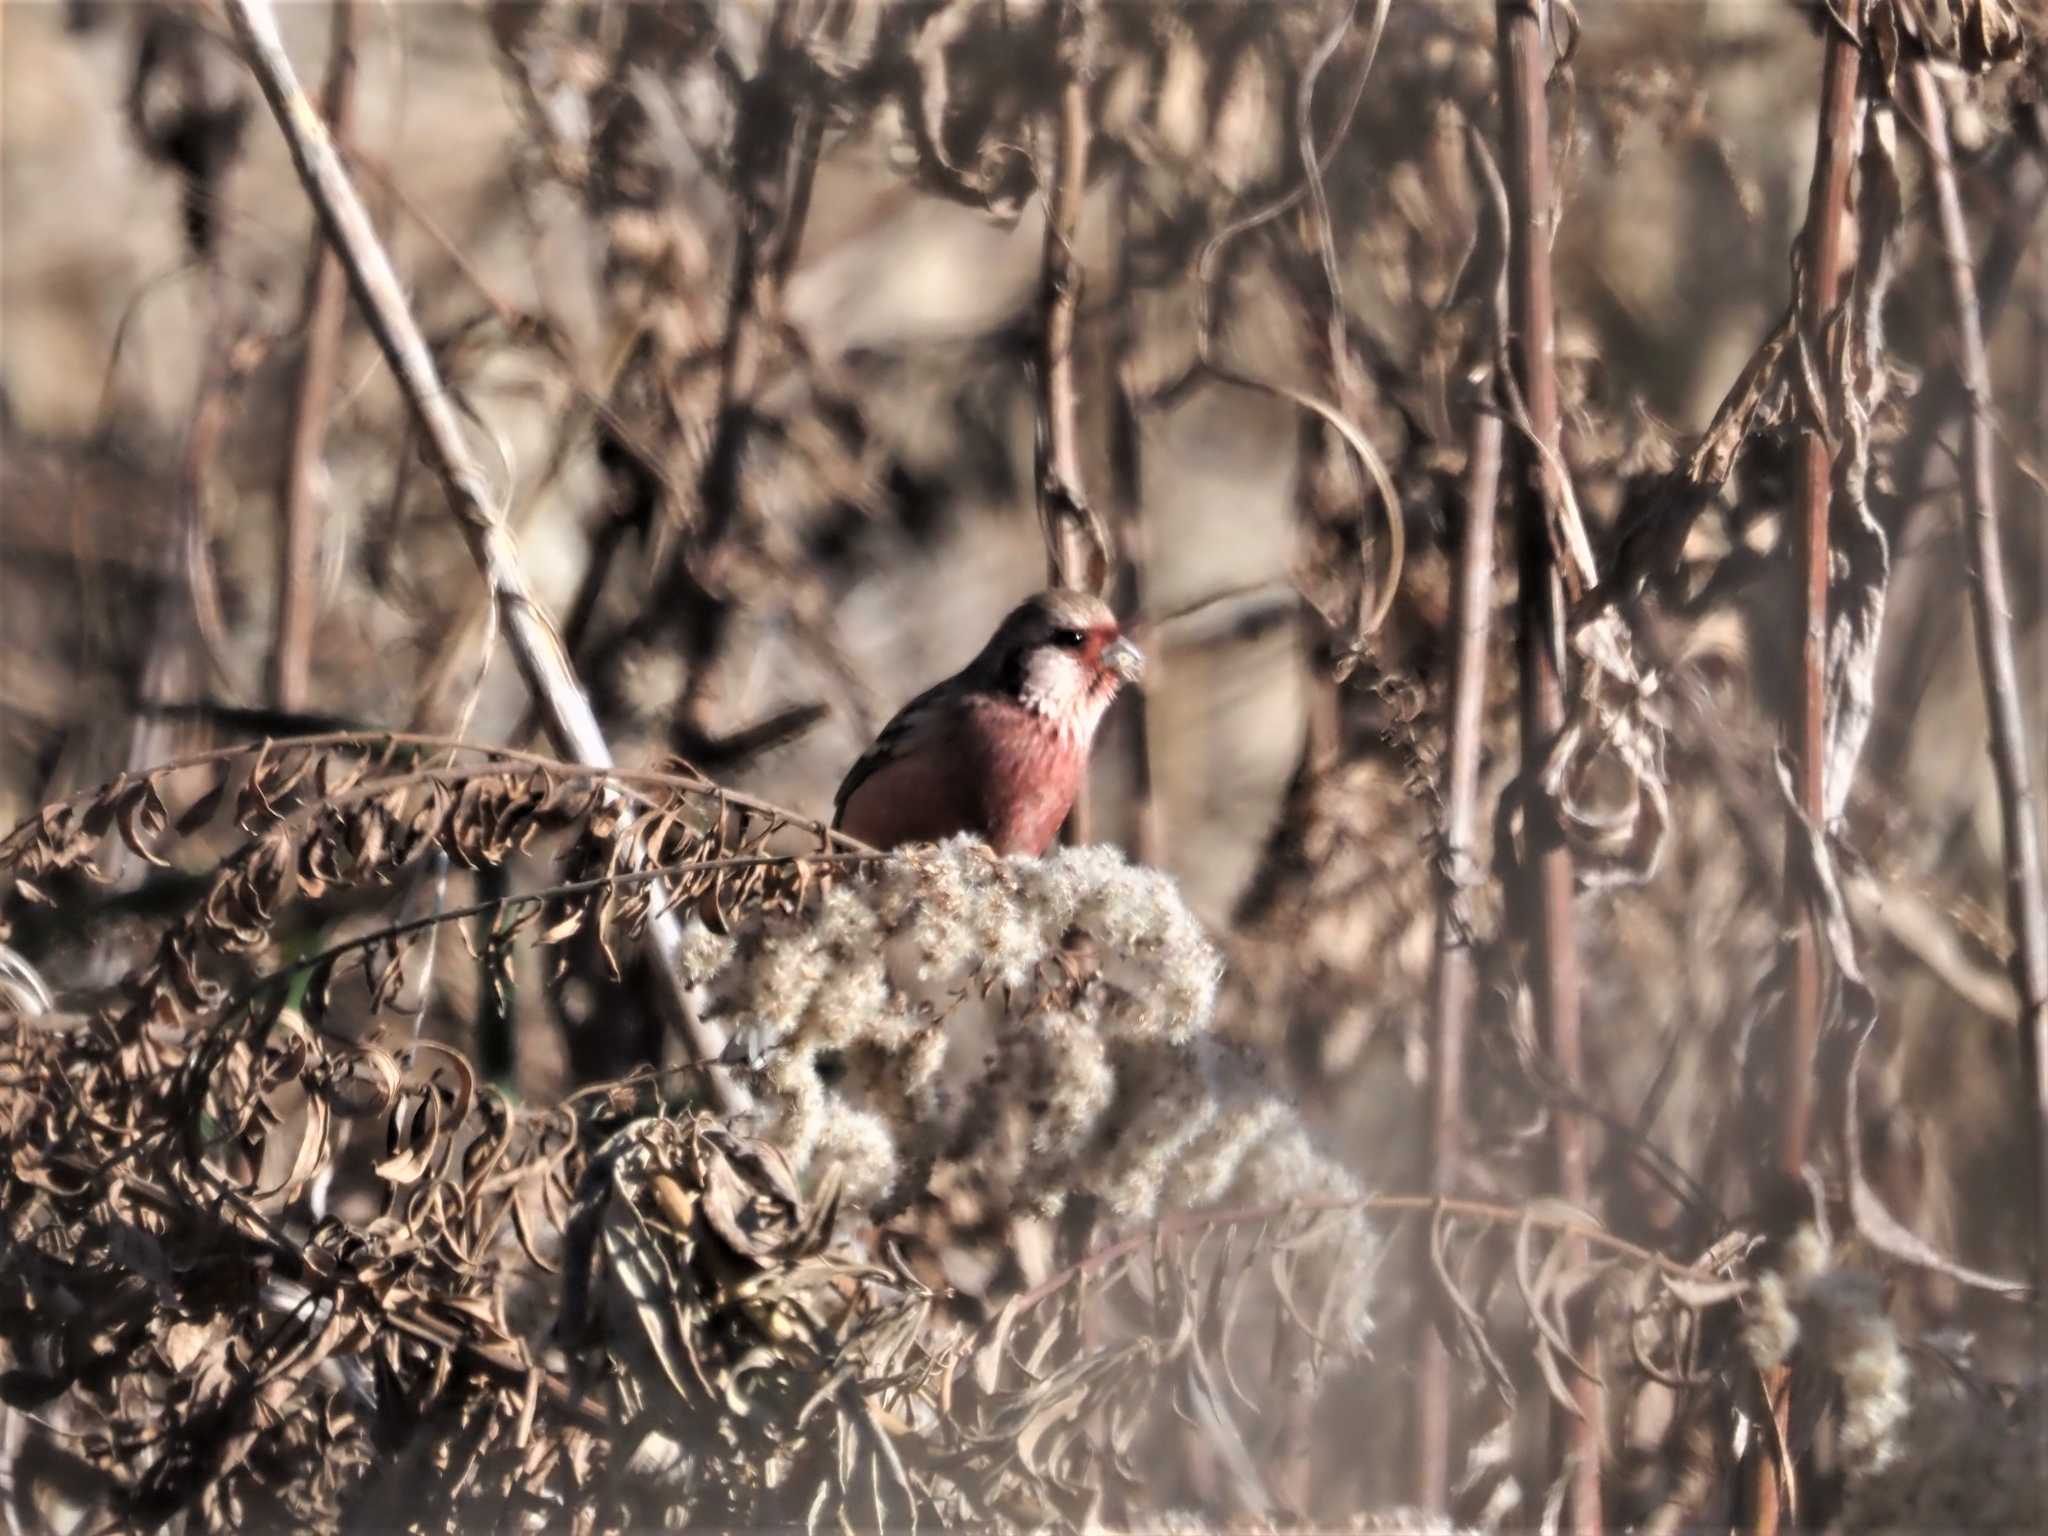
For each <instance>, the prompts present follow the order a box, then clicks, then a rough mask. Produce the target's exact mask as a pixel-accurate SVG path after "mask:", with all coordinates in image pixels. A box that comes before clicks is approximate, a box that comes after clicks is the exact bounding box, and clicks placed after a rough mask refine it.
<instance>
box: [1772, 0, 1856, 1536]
mask: <svg viewBox="0 0 2048 1536" xmlns="http://www.w3.org/2000/svg"><path fill="white" fill-rule="evenodd" d="M1825 47H1826V56H1825V62H1824V63H1823V65H1822V71H1821V104H1820V125H1819V128H1818V144H1817V147H1816V149H1815V152H1814V159H1813V184H1812V187H1811V189H1810V190H1809V192H1808V194H1807V204H1806V231H1805V234H1804V235H1803V236H1802V241H1801V252H1802V255H1803V257H1804V280H1803V284H1802V291H1801V292H1800V294H1799V305H1800V309H1799V316H1798V321H1799V327H1800V332H1801V334H1802V335H1803V336H1804V338H1805V341H1806V345H1807V347H1808V348H1809V350H1810V351H1811V354H1812V355H1813V356H1814V357H1815V358H1819V357H1820V356H1822V355H1823V354H1822V350H1821V348H1822V329H1823V326H1824V325H1825V323H1826V320H1827V317H1828V314H1829V312H1830V311H1832V310H1833V309H1834V307H1835V304H1836V301H1837V299H1838V298H1839V296H1840V293H1841V276H1842V249H1843V244H1844V241H1845V239H1846V234H1845V228H1844V226H1845V224H1846V222H1847V218H1848V211H1849V173H1850V171H1851V169H1852V168H1853V166H1854V160H1855V147H1854V145H1853V144H1852V143H1851V142H1850V141H1851V138H1852V136H1853V134H1854V131H1855V113H1856V76H1857V70H1858V67H1859V63H1860V55H1859V53H1858V50H1857V45H1856V40H1855V39H1854V38H1853V37H1851V36H1849V35H1848V34H1847V33H1844V32H1842V31H1841V30H1839V29H1838V28H1836V27H1834V26H1832V25H1830V26H1829V27H1828V30H1827V41H1826V44H1825ZM1833 469H1834V466H1833V459H1832V455H1831V453H1830V450H1829V445H1828V437H1827V432H1826V424H1825V423H1824V422H1815V421H1809V422H1808V423H1806V427H1805V432H1804V434H1803V436H1802V439H1801V442H1800V456H1799V488H1798V503H1797V509H1798V516H1797V520H1796V522H1795V524H1794V526H1793V528H1792V541H1793V551H1794V568H1795V571H1796V573H1797V575H1796V586H1795V591H1796V594H1797V596H1796V601H1797V602H1798V604H1799V629H1798V631H1797V634H1798V642H1799V671H1798V674H1797V675H1798V680H1799V691H1798V703H1797V705H1796V707H1795V711H1794V713H1793V715H1792V718H1791V719H1790V720H1789V721H1788V722H1787V730H1786V732H1785V735H1786V737H1787V745H1788V747H1789V748H1790V751H1791V756H1792V764H1793V768H1792V775H1793V789H1794V792H1795V794H1796V795H1797V797H1798V805H1797V814H1795V815H1792V816H1790V817H1788V821H1787V826H1786V833H1785V835H1786V840H1787V850H1788V852H1787V858H1786V861H1785V862H1786V867H1787V869H1788V871H1789V870H1791V869H1794V868H1797V867H1798V864H1797V861H1796V859H1795V858H1794V857H1793V856H1792V854H1791V849H1793V848H1794V847H1796V846H1797V845H1798V844H1799V842H1800V841H1801V840H1802V839H1803V838H1804V837H1805V835H1806V834H1805V830H1804V828H1803V827H1802V826H1801V825H1800V820H1801V818H1805V819H1806V820H1808V821H1810V822H1811V823H1813V824H1814V825H1819V824H1820V822H1821V821H1822V819H1823V818H1824V816H1825V814H1826V812H1825V802H1824V800H1823V784H1822V778H1821V772H1822V763H1823V760H1824V745H1825V739H1826V729H1827V691H1826V681H1827V613H1828V502H1829V493H1830V491H1831V489H1832V485H1833V478H1834V475H1833ZM1784 902H1785V920H1786V924H1787V926H1788V927H1790V928H1791V929H1792V930H1793V934H1794V937H1793V941H1792V942H1793V954H1792V984H1791V987H1790V989H1789V991H1788V992H1787V994H1786V999H1785V1012H1784V1017H1783V1019H1782V1020H1781V1022H1780V1026H1779V1053H1778V1072H1777V1090H1778V1094H1779V1101H1778V1129H1777V1145H1776V1149H1775V1152H1776V1155H1775V1167H1776V1170H1777V1172H1778V1173H1779V1174H1780V1175H1781V1176H1782V1177H1784V1178H1786V1179H1792V1180H1796V1179H1798V1178H1799V1177H1800V1173H1801V1170H1802V1169H1803V1168H1804V1167H1805V1166H1806V1154H1807V1148H1808V1146H1809V1145H1810V1143H1811V1140H1812V1135H1813V1053H1814V1047H1815V1045H1816V1044H1817V1043H1818V1041H1819V1039H1820V1021H1821V985H1822V976H1821V952H1820V936H1819V934H1818V933H1816V932H1815V930H1814V927H1813V923H1812V920H1811V917H1810V915H1809V914H1808V911H1807V893H1806V892H1805V891H1803V890H1801V889H1799V888H1798V886H1797V884H1796V883H1795V881H1794V880H1793V879H1792V878H1790V877H1789V876H1788V878H1787V880H1786V882H1785V891H1784ZM1763 1387H1764V1391H1765V1394H1766V1396H1767V1397H1768V1399H1769V1411H1770V1413H1771V1416H1772V1418H1773V1419H1774V1420H1775V1421H1776V1433H1775V1436H1773V1437H1763V1438H1767V1439H1768V1438H1774V1439H1775V1440H1776V1441H1777V1442H1778V1443H1780V1444H1782V1443H1784V1440H1785V1436H1786V1430H1787V1427H1788V1424H1789V1421H1790V1415H1791V1393H1790V1390H1789V1389H1790V1383H1789V1381H1788V1380H1787V1379H1786V1377H1785V1373H1784V1372H1783V1371H1782V1370H1780V1371H1773V1372H1770V1373H1768V1374H1767V1376H1766V1378H1765V1380H1764V1383H1763ZM1749 1496H1750V1508H1749V1519H1750V1527H1751V1529H1752V1530H1754V1531H1757V1532H1758V1533H1760V1536H1773V1533H1775V1532H1776V1531H1777V1529H1778V1527H1779V1524H1780V1521H1781V1519H1782V1518H1783V1516H1784V1514H1785V1510H1784V1508H1783V1506H1782V1501H1781V1490H1780V1487H1779V1479H1778V1468H1777V1465H1776V1462H1775V1460H1774V1458H1773V1456H1772V1454H1771V1452H1770V1451H1769V1450H1768V1448H1766V1447H1765V1446H1762V1445H1760V1446H1759V1447H1758V1448H1757V1449H1756V1450H1755V1451H1754V1452H1753V1454H1752V1459H1751V1462H1750V1479H1749Z"/></svg>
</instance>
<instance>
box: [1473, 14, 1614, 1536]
mask: <svg viewBox="0 0 2048 1536" xmlns="http://www.w3.org/2000/svg"><path fill="white" fill-rule="evenodd" d="M1547 12H1548V7H1547V6H1544V7H1542V8H1541V9H1539V7H1538V5H1537V4H1535V3H1533V0H1500V4H1499V6H1498V8H1497V10H1496V12H1495V15H1496V18H1497V23H1498V29H1499V58H1500V79H1501V138H1502V143H1503V147H1504V149H1505V154H1504V155H1503V158H1502V168H1503V171H1504V174H1505V179H1506V182H1507V192H1508V214H1509V237H1508V326H1509V356H1510V358H1511V360H1512V363H1513V366H1514V369H1515V374H1516V379H1517V382H1518V384H1519V386H1520V390H1521V396H1522V401H1523V408H1524V410H1525V411H1526V413H1527V415H1528V429H1529V431H1530V432H1532V433H1533V434H1534V435H1535V438H1536V441H1534V442H1527V441H1520V440H1518V441H1517V443H1516V446H1515V460H1514V462H1515V468H1516V479H1515V481H1514V485H1515V501H1516V523H1517V527H1518V529H1519V532H1520V546H1521V561H1520V566H1521V598H1520V605H1521V630H1520V652H1521V702H1522V777H1523V782H1524V783H1526V784H1529V785H1532V786H1533V785H1535V784H1537V783H1539V782H1540V780H1541V777H1542V770H1543V765H1544V762H1545V760H1546V759H1547V757H1548V755H1549V752H1550V748H1551V744H1552V742H1554V741H1555V740H1556V738H1557V735H1558V733H1559V731H1560V730H1562V729H1563V726H1564V691H1563V686H1562V681H1561V679H1560V677H1559V675H1558V664H1559V657H1558V656H1557V654H1556V652H1555V649H1554V647H1553V637H1554V636H1555V634H1556V633H1557V628H1558V625H1559V623H1560V622H1561V620H1562V617H1563V612H1562V605H1563V593H1562V591H1561V589H1560V585H1559V578H1558V572H1557V569H1556V564H1555V559H1554V553H1553V551H1552V548H1551V542H1550V532H1549V522H1550V520H1549V518H1548V517H1547V516H1546V515H1545V509H1546V508H1547V507H1548V506H1550V505H1551V504H1552V502H1553V498H1555V497H1557V496H1558V495H1559V494H1560V492H1561V487H1559V486H1557V485H1556V484H1554V483H1553V481H1554V476H1555V474H1556V472H1557V467H1558V464H1559V461H1558V459H1557V452H1556V450H1557V425H1558V401H1557V374H1556V368H1555V348H1556V338H1555V333H1554V316H1553V308H1554V302H1555V300H1554V295H1553V290H1552V287H1551V271H1550V212H1551V201H1552V194H1551V179H1550V111H1549V104H1548V102H1547V101H1546V99H1545V96H1544V87H1545V83H1546V81H1547V79H1548V76H1549V47H1550V38H1549V35H1548V28H1547V27H1546V26H1545V24H1544V23H1545V17H1546V15H1547ZM1527 805H1528V816H1527V825H1526V827H1525V829H1524V838H1525V842H1526V848H1525V854H1524V873H1525V879H1526V885H1525V887H1524V891H1523V893H1522V894H1523V900H1522V903H1521V905H1522V908H1523V910H1524V912H1525V913H1526V915H1527V916H1526V920H1527V922H1528V923H1529V935H1528V938H1529V951H1528V952H1529V957H1530V960H1529V970H1530V983H1531V990H1532V991H1533V993H1534V994H1535V1004H1536V1021H1537V1026H1538V1028H1539V1029H1540V1030H1541V1032H1542V1038H1543V1042H1544V1045H1545V1047H1546V1049H1547V1050H1548V1051H1549V1054H1550V1058H1551V1062H1552V1065H1553V1067H1554V1070H1555V1071H1556V1074H1557V1077H1558V1080H1559V1082H1560V1084H1561V1085H1562V1086H1563V1087H1565V1088H1566V1089H1567V1090H1568V1091H1569V1092H1570V1093H1572V1094H1573V1095H1578V1094H1579V1093H1580V1092H1581V1085H1582V1084H1583V1082H1584V1079H1585V1062H1584V1054H1583V1047H1582V1043H1581V1040H1580V1036H1579V957H1578V950H1577V945H1576V938H1575V935H1574V932H1573V914H1572V888H1573V887H1572V855H1571V849H1570V847H1569V846H1568V845H1567V844H1566V842H1565V840H1564V833H1563V828H1562V827H1561V826H1559V825H1558V822H1557V820H1556V817H1555V815H1554V814H1546V813H1545V811H1544V809H1543V806H1542V800H1541V796H1540V795H1537V794H1534V793H1532V794H1531V795H1530V796H1529V797H1528V799H1527ZM1552 1135H1553V1147H1554V1151H1555V1156H1556V1163H1557V1185H1558V1193H1559V1194H1560V1195H1562V1196H1563V1197H1564V1199H1565V1200H1567V1201H1568V1202H1570V1203H1571V1204H1573V1205H1577V1206H1582V1207H1583V1206H1585V1205H1587V1204H1589V1201H1588V1198H1587V1197H1588V1189H1587V1178H1586V1169H1587V1163H1586V1125H1585V1122H1584V1120H1583V1119H1582V1118H1581V1117H1580V1116H1577V1115H1574V1114H1569V1113H1566V1112H1564V1111H1563V1110H1559V1111H1557V1112H1556V1113H1555V1116H1554V1119H1553V1125H1552ZM1577 1257H1578V1254H1577V1253H1574V1254H1572V1255H1569V1256H1568V1258H1567V1262H1576V1259H1577ZM1596 1369H1597V1367H1596ZM1572 1390H1573V1394H1574V1397H1575V1399H1576V1402H1577V1409H1578V1411H1577V1413H1576V1414H1574V1415H1571V1416H1567V1417H1563V1420H1562V1423H1561V1425H1560V1426H1559V1427H1560V1428H1561V1430H1562V1433H1563V1439H1564V1443H1565V1454H1566V1456H1567V1457H1568V1459H1569V1462H1570V1478H1571V1481H1570V1489H1569V1504H1568V1518H1569V1520H1570V1522H1571V1524H1570V1529H1571V1530H1573V1531H1574V1532H1577V1533H1578V1536H1597V1533H1598V1532H1599V1530H1600V1529H1601V1508H1600V1440H1601V1436H1600V1425H1601V1421H1602V1417H1603V1409H1602V1406H1601V1400H1600V1398H1601V1394H1600V1388H1599V1384H1598V1383H1597V1382H1595V1381H1591V1380H1586V1379H1580V1380H1578V1381H1577V1382H1575V1383H1574V1385H1573V1389H1572Z"/></svg>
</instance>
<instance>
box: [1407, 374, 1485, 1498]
mask: <svg viewBox="0 0 2048 1536" xmlns="http://www.w3.org/2000/svg"><path fill="white" fill-rule="evenodd" d="M1501 432H1502V428H1501V419H1500V416H1499V414H1498V413H1497V412H1495V411H1494V410H1492V409H1490V408H1489V405H1488V403H1486V402H1481V403H1480V404H1479V406H1478V407H1477V408H1476V409H1475V410H1474V411H1473V414H1472V455H1471V460H1470V462H1469V463H1468V464H1467V466H1466V471H1465V523H1464V527H1463V529H1462V530H1461V533H1460V536H1459V540H1458V571H1457V590H1456V594H1455V609H1454V614H1453V623H1454V626H1455V644H1456V649H1455V650H1454V652H1453V654H1452V660H1451V720H1450V746H1449V753H1448V756H1449V762H1448V764H1447V766H1446V770H1445V776H1444V845H1443V852H1442V867H1441V870H1440V874H1441V880H1440V889H1439V892H1438V900H1439V902H1440V903H1441V905H1440V907H1439V909H1438V913H1437V939H1436V976H1435V979H1434V980H1435V984H1434V987H1433V990H1432V995H1431V998H1430V1012H1431V1026H1432V1030H1431V1032H1432V1036H1433V1040H1432V1049H1431V1052H1430V1083H1429V1088H1430V1092H1429V1114H1430V1118H1429V1128H1428V1133H1427V1140H1426V1142H1425V1145H1424V1156H1425V1158H1426V1159H1427V1168H1426V1177H1427V1179H1428V1181H1429V1182H1428V1187H1429V1189H1430V1192H1431V1193H1433V1194H1449V1193H1450V1192H1451V1191H1452V1190H1453V1189H1455V1188H1456V1187H1457V1183H1458V1161H1459V1158H1460V1156H1461V1155H1462V1153H1463V1143H1464V1126H1463V1121H1462V1116H1463V1109H1464V1104H1463V1101H1464V1075H1465V1040H1466V1037H1467V1036H1468V1035H1469V1033H1470V1032H1471V1020H1472V1000H1473V996H1474V992H1475V989H1476V977H1475V975H1474V973H1473V969H1472V950H1471V910H1470V908H1471V903H1470V902H1469V901H1468V900H1467V898H1466V894H1465V892H1466V887H1467V884H1468V882H1469V881H1470V880H1471V878H1472V877H1473V873H1474V871H1475V869H1476V867H1477V866H1476V860H1477V852H1476V849H1475V846H1474V833H1475V832H1476V830H1477V828H1478V819H1479V814H1478V803H1479V749H1480V745H1481V741H1482V737H1483V733H1484V724H1485V721H1484V710H1485V705H1486V653H1487V645H1488V640H1489V631H1490V629H1491V626H1492V620H1493V525H1494V513H1495V509H1496V505H1497V503H1498V502H1499V499H1500V457H1501ZM1433 1268H1434V1266H1433V1265H1432V1264H1431V1262H1430V1255H1429V1251H1428V1248H1427V1246H1426V1245H1425V1246H1424V1247H1423V1248H1422V1249H1421V1250H1420V1269H1421V1271H1422V1273H1421V1278H1420V1280H1419V1285H1420V1286H1421V1287H1422V1288H1423V1290H1424V1291H1425V1293H1426V1291H1427V1289H1428V1287H1430V1286H1432V1285H1434V1284H1435V1277H1434V1275H1433V1273H1431V1271H1432V1270H1433ZM1415 1349H1416V1354H1415V1488H1414V1499H1415V1503H1416V1505H1417V1506H1418V1507H1420V1508H1422V1509H1439V1510H1440V1509H1442V1508H1444V1507H1445V1504H1446V1501H1447V1498H1448V1495H1449V1490H1450V1458H1451V1375H1450V1356H1449V1353H1448V1352H1447V1351H1446V1350H1445V1348H1444V1343H1443V1340H1442V1338H1441V1337H1439V1335H1438V1334H1437V1331H1436V1330H1435V1329H1434V1328H1423V1329H1421V1330H1419V1331H1418V1333H1417V1336H1416V1343H1415Z"/></svg>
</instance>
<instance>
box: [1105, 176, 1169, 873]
mask: <svg viewBox="0 0 2048 1536" xmlns="http://www.w3.org/2000/svg"><path fill="white" fill-rule="evenodd" d="M1118 206H1119V209H1121V208H1123V207H1125V206H1127V204H1126V203H1125V202H1124V200H1123V199H1119V202H1118ZM1113 231H1114V236H1115V239H1116V247H1117V261H1118V262H1119V264H1120V265H1121V268H1122V271H1121V273H1120V274H1119V279H1118V284H1117V287H1118V291H1119V292H1120V293H1124V294H1129V293H1131V292H1132V291H1133V288H1134V278H1133V274H1132V272H1131V246H1130V240H1129V229H1128V221H1127V220H1126V219H1125V218H1124V216H1123V214H1122V213H1121V212H1118V213H1117V214H1115V215H1114V216H1113ZM1133 308H1134V306H1132V305H1131V304H1128V303H1124V304H1119V305H1117V306H1116V317H1117V318H1116V319H1115V321H1114V322H1113V327H1114V332H1115V336H1114V345H1113V346H1112V348H1111V354H1112V356H1111V363H1110V367H1111V369H1112V370H1113V374H1114V383H1113V385H1112V388H1111V390H1110V433H1109V473H1110V481H1111V485H1110V490H1111V494H1112V495H1113V496H1114V498H1115V502H1116V510H1117V518H1118V538H1117V543H1118V546H1119V553H1120V555H1121V557H1122V558H1121V559H1120V560H1119V561H1118V563H1117V571H1118V576H1117V593H1116V611H1117V612H1118V613H1119V614H1121V615H1123V616H1124V617H1125V618H1127V619H1129V618H1132V617H1135V616H1138V615H1141V614H1143V613H1144V612H1145V597H1146V575H1147V570H1146V561H1147V559H1148V557H1149V555H1150V553H1151V550H1150V542H1149V539H1148V538H1147V528H1146V523H1145V505H1144V502H1145V497H1144V475H1143V465H1142V460H1141V455H1142V453H1143V434H1142V429H1141V427H1140V425H1139V415H1138V401H1137V397H1136V394H1135V393H1134V391H1133V389H1132V387H1131V379H1130V373H1129V362H1130V359H1131V358H1132V356H1133V355H1134V353H1135V352H1136V349H1137V334H1136V325H1135V323H1134V321H1133V318H1132V310H1133ZM1161 660H1162V658H1161V656H1160V647H1159V646H1157V645H1153V646H1151V647H1150V654H1149V657H1148V663H1149V664H1148V669H1147V670H1148V677H1147V681H1146V686H1145V687H1144V688H1141V689H1133V690H1132V691H1131V695H1130V701H1129V702H1128V703H1127V704H1125V706H1124V711H1125V716H1124V718H1125V720H1126V721H1127V722H1128V724H1127V725H1126V728H1125V729H1126V737H1125V739H1126V741H1127V742H1128V746H1127V748H1126V750H1127V752H1128V754H1129V755H1128V768H1129V774H1130V779H1129V791H1130V796H1131V856H1132V857H1133V858H1134V859H1136V860H1137V861H1138V862H1139V863H1140V864H1150V865H1153V866H1155V867H1157V866H1158V865H1159V864H1160V862H1161V861H1162V860H1163V859H1164V858H1165V856H1166V808H1165V806H1164V805H1163V804H1161V802H1160V798H1159V792H1158V786H1157V784H1156V783H1155V775H1154V773H1153V771H1152V709H1151V705H1152V699H1153V698H1154V697H1156V696H1157V694H1158V690H1159V688H1160V687H1161V685H1162V679H1163V675H1164V674H1163V669H1162V667H1161V665H1160V663H1161Z"/></svg>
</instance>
